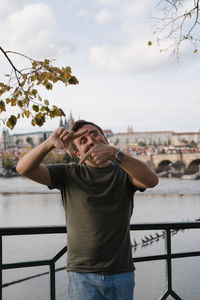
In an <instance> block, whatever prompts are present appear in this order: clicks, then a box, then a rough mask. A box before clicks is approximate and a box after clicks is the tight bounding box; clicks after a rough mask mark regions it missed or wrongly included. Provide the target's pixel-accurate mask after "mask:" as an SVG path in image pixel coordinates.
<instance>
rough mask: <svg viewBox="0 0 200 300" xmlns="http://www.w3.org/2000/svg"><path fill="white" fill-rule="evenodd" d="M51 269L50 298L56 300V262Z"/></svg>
mask: <svg viewBox="0 0 200 300" xmlns="http://www.w3.org/2000/svg"><path fill="white" fill-rule="evenodd" d="M49 271H50V299H51V300H56V272H55V263H54V262H53V263H52V262H51V263H50V266H49ZM0 300H1V299H0Z"/></svg>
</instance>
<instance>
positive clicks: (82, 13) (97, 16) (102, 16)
mask: <svg viewBox="0 0 200 300" xmlns="http://www.w3.org/2000/svg"><path fill="white" fill-rule="evenodd" d="M76 16H77V17H80V18H86V19H91V20H95V21H96V22H97V23H99V24H106V23H108V22H110V21H111V20H112V17H113V16H112V14H111V12H110V10H108V9H102V10H100V11H99V12H97V13H92V12H88V11H86V10H85V9H81V10H79V11H78V12H77V13H76Z"/></svg>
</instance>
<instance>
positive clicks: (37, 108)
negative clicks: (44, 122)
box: [32, 104, 39, 112]
mask: <svg viewBox="0 0 200 300" xmlns="http://www.w3.org/2000/svg"><path fill="white" fill-rule="evenodd" d="M32 108H33V110H34V111H36V112H38V111H39V105H35V104H34V105H33V106H32Z"/></svg>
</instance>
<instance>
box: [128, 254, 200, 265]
mask: <svg viewBox="0 0 200 300" xmlns="http://www.w3.org/2000/svg"><path fill="white" fill-rule="evenodd" d="M194 256H200V251H196V252H195V251H194V252H180V253H174V254H170V255H169V254H168V255H167V254H161V255H150V256H141V257H134V259H133V262H134V263H136V262H144V261H153V260H165V259H168V258H172V259H175V258H184V257H194Z"/></svg>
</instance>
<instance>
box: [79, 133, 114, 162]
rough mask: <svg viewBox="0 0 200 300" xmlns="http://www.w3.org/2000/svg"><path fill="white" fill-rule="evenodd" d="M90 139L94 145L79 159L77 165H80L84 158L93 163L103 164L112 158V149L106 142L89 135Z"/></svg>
mask: <svg viewBox="0 0 200 300" xmlns="http://www.w3.org/2000/svg"><path fill="white" fill-rule="evenodd" d="M91 139H92V141H93V143H94V146H93V147H92V148H91V149H90V150H89V151H88V152H87V153H86V154H85V155H84V156H83V157H82V158H81V159H80V161H79V165H82V164H83V163H84V162H85V161H86V160H89V161H90V162H92V163H93V164H95V165H99V164H103V163H105V162H107V161H109V160H112V157H114V156H113V153H112V152H113V151H111V147H110V146H109V145H108V144H105V143H102V142H100V141H98V140H96V139H95V138H94V136H93V135H91Z"/></svg>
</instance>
